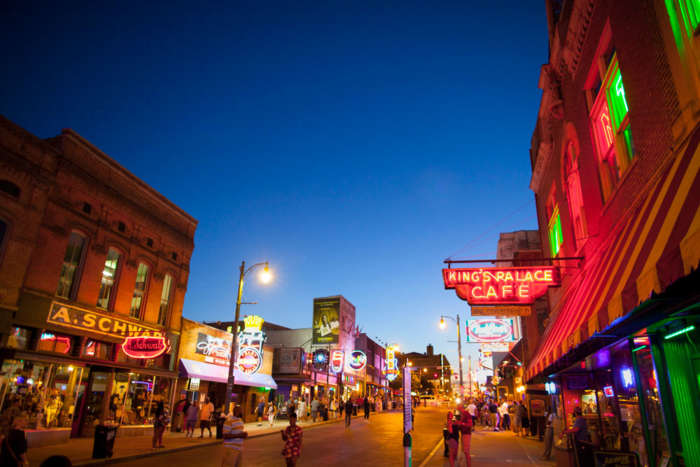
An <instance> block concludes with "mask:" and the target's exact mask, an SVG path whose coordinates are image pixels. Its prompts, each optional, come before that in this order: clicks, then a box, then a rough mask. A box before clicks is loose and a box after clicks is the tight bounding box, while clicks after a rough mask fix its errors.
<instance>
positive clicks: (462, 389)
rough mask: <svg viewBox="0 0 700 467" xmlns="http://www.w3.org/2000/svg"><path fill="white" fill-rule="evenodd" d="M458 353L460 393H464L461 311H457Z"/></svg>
mask: <svg viewBox="0 0 700 467" xmlns="http://www.w3.org/2000/svg"><path fill="white" fill-rule="evenodd" d="M457 353H458V354H459V394H460V396H463V395H464V381H463V379H462V331H461V329H460V325H459V313H457Z"/></svg>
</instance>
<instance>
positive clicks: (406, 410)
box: [403, 367, 413, 433]
mask: <svg viewBox="0 0 700 467" xmlns="http://www.w3.org/2000/svg"><path fill="white" fill-rule="evenodd" d="M412 407H413V401H412V400H411V369H410V368H408V367H405V368H404V369H403V432H404V433H408V432H409V431H411V430H412V429H413V421H412V420H411V408H412Z"/></svg>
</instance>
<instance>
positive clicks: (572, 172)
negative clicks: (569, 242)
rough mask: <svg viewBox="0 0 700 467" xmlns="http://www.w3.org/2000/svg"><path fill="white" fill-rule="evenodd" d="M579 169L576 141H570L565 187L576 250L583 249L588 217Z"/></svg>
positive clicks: (565, 154)
mask: <svg viewBox="0 0 700 467" xmlns="http://www.w3.org/2000/svg"><path fill="white" fill-rule="evenodd" d="M578 167H579V164H578V149H577V146H576V144H574V141H569V142H568V143H567V145H566V150H565V151H564V186H565V190H566V193H567V198H568V202H569V212H570V214H571V221H572V223H573V224H574V236H575V238H576V248H579V247H581V244H582V242H583V240H584V239H585V238H586V216H585V214H584V212H583V193H582V191H581V178H580V176H579V172H578Z"/></svg>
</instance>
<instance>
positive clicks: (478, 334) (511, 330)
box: [467, 318, 520, 342]
mask: <svg viewBox="0 0 700 467" xmlns="http://www.w3.org/2000/svg"><path fill="white" fill-rule="evenodd" d="M517 334H518V333H517V329H516V325H515V322H514V321H513V319H512V318H508V319H496V318H493V319H470V320H468V321H467V342H515V341H517V340H518V339H519V338H520V336H519V335H517Z"/></svg>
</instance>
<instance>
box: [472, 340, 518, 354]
mask: <svg viewBox="0 0 700 467" xmlns="http://www.w3.org/2000/svg"><path fill="white" fill-rule="evenodd" d="M511 345H512V344H511V343H509V342H482V343H481V345H480V346H479V348H480V349H481V351H482V352H508V351H509V350H510V346H511Z"/></svg>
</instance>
